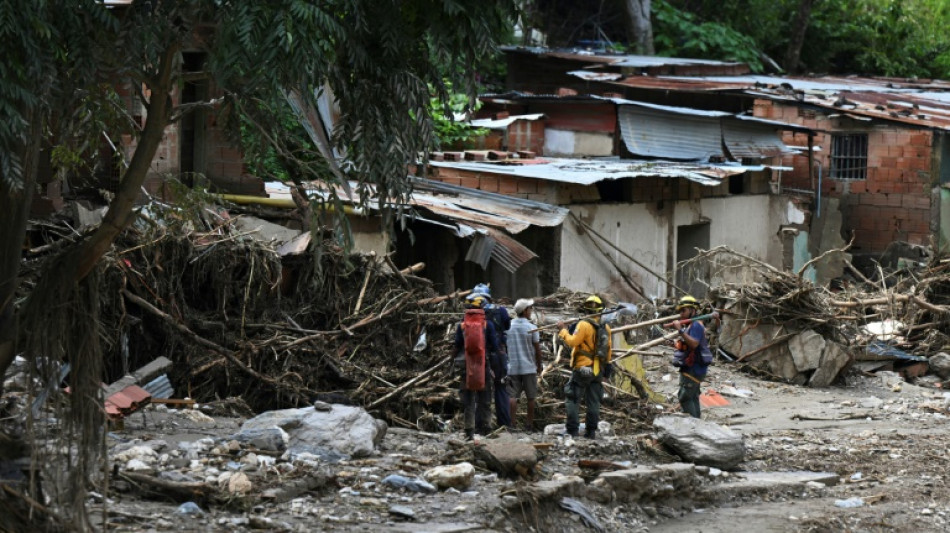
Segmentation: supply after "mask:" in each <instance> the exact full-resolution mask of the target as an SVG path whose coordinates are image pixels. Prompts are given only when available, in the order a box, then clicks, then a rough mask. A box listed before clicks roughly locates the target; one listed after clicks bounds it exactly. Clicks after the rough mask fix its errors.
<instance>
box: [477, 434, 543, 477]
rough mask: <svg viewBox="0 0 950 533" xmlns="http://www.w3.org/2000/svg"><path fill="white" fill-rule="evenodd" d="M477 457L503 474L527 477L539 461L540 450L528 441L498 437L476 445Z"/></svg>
mask: <svg viewBox="0 0 950 533" xmlns="http://www.w3.org/2000/svg"><path fill="white" fill-rule="evenodd" d="M475 457H476V458H478V459H481V460H482V461H484V462H485V464H486V465H488V468H490V469H491V470H494V471H495V472H498V473H499V474H500V475H502V476H508V477H516V476H521V477H526V476H529V475H530V474H531V473H533V471H534V466H535V465H536V464H537V463H538V452H537V450H535V448H534V446H532V445H531V444H529V443H526V442H519V441H513V440H508V439H498V440H494V441H489V442H486V443H485V444H483V445H479V446H476V447H475Z"/></svg>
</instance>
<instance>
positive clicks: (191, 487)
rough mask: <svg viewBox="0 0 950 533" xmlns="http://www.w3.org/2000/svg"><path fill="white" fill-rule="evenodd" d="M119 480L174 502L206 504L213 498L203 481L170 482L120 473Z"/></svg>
mask: <svg viewBox="0 0 950 533" xmlns="http://www.w3.org/2000/svg"><path fill="white" fill-rule="evenodd" d="M118 477H119V479H122V480H125V481H128V482H129V483H131V484H133V485H135V486H137V487H139V488H141V489H142V490H144V491H146V492H147V491H151V492H153V493H157V494H161V495H163V496H165V497H168V498H171V499H172V500H174V501H176V502H182V503H183V502H190V501H193V502H196V503H197V502H199V501H200V502H207V501H209V500H210V499H211V498H212V496H214V493H215V491H214V489H212V488H211V487H210V486H208V485H207V484H206V483H205V482H203V481H171V480H167V479H160V478H157V477H155V476H149V475H146V474H137V473H135V472H120V473H119V475H118Z"/></svg>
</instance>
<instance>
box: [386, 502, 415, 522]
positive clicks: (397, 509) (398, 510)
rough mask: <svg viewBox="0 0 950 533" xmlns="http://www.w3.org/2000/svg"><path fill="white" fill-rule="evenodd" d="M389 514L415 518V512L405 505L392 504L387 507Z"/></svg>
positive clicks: (409, 518)
mask: <svg viewBox="0 0 950 533" xmlns="http://www.w3.org/2000/svg"><path fill="white" fill-rule="evenodd" d="M389 514H391V515H393V516H396V517H399V518H404V519H406V520H415V519H416V512H415V511H413V510H412V509H410V508H409V507H406V506H405V505H393V506H391V507H390V508H389Z"/></svg>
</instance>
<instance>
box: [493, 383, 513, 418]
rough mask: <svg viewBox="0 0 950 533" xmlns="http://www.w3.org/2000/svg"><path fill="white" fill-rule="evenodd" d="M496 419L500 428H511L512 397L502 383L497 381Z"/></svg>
mask: <svg viewBox="0 0 950 533" xmlns="http://www.w3.org/2000/svg"><path fill="white" fill-rule="evenodd" d="M494 385H495V418H496V419H497V421H498V425H499V426H506V427H511V396H509V395H508V387H507V386H506V385H505V383H504V382H502V381H495V384H494Z"/></svg>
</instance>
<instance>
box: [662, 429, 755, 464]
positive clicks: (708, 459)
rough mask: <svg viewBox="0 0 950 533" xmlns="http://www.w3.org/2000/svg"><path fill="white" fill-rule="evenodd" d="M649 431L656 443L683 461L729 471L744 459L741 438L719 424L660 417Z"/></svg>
mask: <svg viewBox="0 0 950 533" xmlns="http://www.w3.org/2000/svg"><path fill="white" fill-rule="evenodd" d="M653 427H654V428H656V430H657V434H658V440H659V441H660V442H661V443H662V444H664V445H666V446H668V447H669V448H671V449H672V450H673V451H674V452H676V453H677V454H678V455H679V456H680V457H682V458H683V459H685V460H686V461H691V462H694V463H696V464H700V465H706V466H714V467H716V468H722V469H724V470H730V469H732V468H735V467H736V466H737V465H738V464H739V463H741V462H742V460H743V458H744V457H745V441H744V439H743V437H742V435H740V434H738V433H736V432H734V431H732V430H731V429H729V428H726V427H724V426H720V425H719V424H715V423H712V422H707V421H705V420H700V419H698V418H693V417H689V416H660V417H657V418H656V419H655V420H654V421H653Z"/></svg>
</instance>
